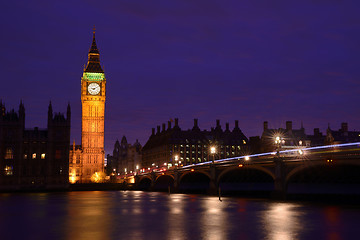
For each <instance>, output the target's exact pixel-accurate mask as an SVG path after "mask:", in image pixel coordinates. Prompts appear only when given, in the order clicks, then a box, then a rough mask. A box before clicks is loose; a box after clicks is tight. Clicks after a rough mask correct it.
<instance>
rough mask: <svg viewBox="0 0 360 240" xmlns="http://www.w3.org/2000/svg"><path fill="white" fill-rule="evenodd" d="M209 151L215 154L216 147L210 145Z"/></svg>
mask: <svg viewBox="0 0 360 240" xmlns="http://www.w3.org/2000/svg"><path fill="white" fill-rule="evenodd" d="M210 153H211V154H215V153H216V148H215V147H214V146H212V147H211V148H210Z"/></svg>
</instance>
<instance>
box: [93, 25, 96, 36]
mask: <svg viewBox="0 0 360 240" xmlns="http://www.w3.org/2000/svg"><path fill="white" fill-rule="evenodd" d="M95 31H96V28H95V25H94V27H93V34H95Z"/></svg>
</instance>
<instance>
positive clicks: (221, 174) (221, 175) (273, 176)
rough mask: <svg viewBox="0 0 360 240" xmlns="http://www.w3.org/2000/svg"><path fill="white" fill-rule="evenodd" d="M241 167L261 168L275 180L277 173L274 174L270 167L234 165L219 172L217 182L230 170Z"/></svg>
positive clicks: (260, 169)
mask: <svg viewBox="0 0 360 240" xmlns="http://www.w3.org/2000/svg"><path fill="white" fill-rule="evenodd" d="M239 169H254V170H259V171H261V172H264V173H266V174H268V175H269V176H271V178H272V179H273V180H275V174H274V173H273V172H272V171H270V170H269V169H267V168H264V167H261V166H257V165H245V166H243V167H242V168H240V167H238V166H234V167H231V168H227V169H225V170H223V171H222V172H221V173H220V174H219V176H218V177H217V179H216V183H217V184H219V182H220V180H221V178H222V177H223V176H224V175H225V174H227V173H229V172H231V171H234V170H239Z"/></svg>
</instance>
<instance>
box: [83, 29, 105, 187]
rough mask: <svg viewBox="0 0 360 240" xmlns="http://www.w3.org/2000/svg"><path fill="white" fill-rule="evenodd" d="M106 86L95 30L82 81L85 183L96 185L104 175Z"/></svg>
mask: <svg viewBox="0 0 360 240" xmlns="http://www.w3.org/2000/svg"><path fill="white" fill-rule="evenodd" d="M105 86H106V78H105V74H104V71H103V69H102V68H101V65H100V54H99V50H98V49H97V46H96V41H95V29H94V32H93V39H92V44H91V48H90V51H89V56H88V62H87V65H86V68H85V69H84V73H83V76H82V78H81V104H82V118H81V119H82V120H81V121H82V122H81V124H82V126H81V128H82V129H81V148H82V167H81V172H82V174H81V176H82V177H81V178H82V179H81V182H90V181H96V180H97V179H96V177H97V176H98V175H99V174H100V173H101V172H104V158H105V152H104V119H105V118H104V117H105V98H106V89H105Z"/></svg>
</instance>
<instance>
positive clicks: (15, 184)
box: [0, 102, 71, 190]
mask: <svg viewBox="0 0 360 240" xmlns="http://www.w3.org/2000/svg"><path fill="white" fill-rule="evenodd" d="M70 117H71V112H70V105H68V107H67V113H66V116H64V115H63V114H61V113H55V114H54V113H53V110H52V105H51V103H50V104H49V108H48V123H47V128H46V129H39V128H37V127H35V128H34V129H26V128H25V107H24V105H23V103H20V106H19V110H18V112H15V111H14V110H11V111H8V112H7V111H6V109H5V106H4V105H3V104H2V103H1V102H0V188H1V189H2V190H34V189H39V190H44V189H66V188H67V187H68V183H69V181H68V179H69V172H68V170H69V143H70Z"/></svg>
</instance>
